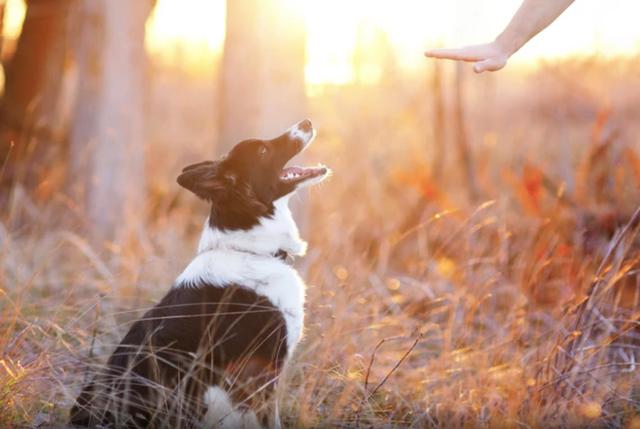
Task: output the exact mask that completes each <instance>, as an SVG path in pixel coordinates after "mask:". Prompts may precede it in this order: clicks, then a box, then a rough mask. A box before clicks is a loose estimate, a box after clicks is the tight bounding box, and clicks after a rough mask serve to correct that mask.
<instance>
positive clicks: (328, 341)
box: [0, 60, 640, 428]
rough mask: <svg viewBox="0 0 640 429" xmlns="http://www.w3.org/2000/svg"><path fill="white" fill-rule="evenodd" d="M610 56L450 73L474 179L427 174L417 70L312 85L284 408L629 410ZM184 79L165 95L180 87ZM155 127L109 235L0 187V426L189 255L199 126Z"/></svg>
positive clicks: (304, 416)
mask: <svg viewBox="0 0 640 429" xmlns="http://www.w3.org/2000/svg"><path fill="white" fill-rule="evenodd" d="M610 66H611V65H610V64H606V63H603V64H601V63H598V62H593V61H590V60H589V61H582V62H580V61H575V60H574V61H569V62H567V63H565V64H563V65H562V67H560V66H555V65H549V66H547V67H544V68H543V69H542V71H539V72H537V73H535V74H530V75H527V81H526V82H524V83H523V82H522V81H515V82H512V81H511V79H513V80H516V79H522V78H521V77H519V76H517V75H508V74H505V75H504V76H505V78H504V81H501V82H500V85H501V90H500V92H499V93H494V97H490V98H488V99H487V98H486V97H484V96H483V94H484V95H486V94H487V91H492V89H491V88H494V87H495V85H497V83H496V82H495V81H494V80H492V79H496V77H495V75H493V76H489V77H487V76H483V77H478V80H473V81H469V80H467V85H468V86H469V87H468V88H467V94H468V95H467V97H468V104H467V107H468V109H467V121H468V122H467V127H468V134H469V135H470V136H471V137H470V139H471V143H472V146H473V155H474V166H475V171H476V180H477V186H478V189H479V190H480V195H479V197H478V199H477V200H475V201H471V200H469V198H468V197H467V193H466V192H465V184H464V183H465V182H464V180H463V179H462V177H463V175H462V174H461V172H460V171H459V169H458V168H457V163H456V162H455V160H454V159H453V156H454V155H455V154H453V153H449V154H448V160H447V166H448V167H449V168H448V170H447V169H445V171H447V174H446V175H445V176H444V177H442V178H439V179H438V178H434V177H432V176H431V174H430V171H429V168H428V167H427V165H429V162H428V161H429V153H430V152H431V149H432V148H433V145H434V144H435V143H434V142H433V140H432V138H431V135H432V132H431V131H430V126H431V125H430V122H429V119H430V110H429V107H428V106H426V105H425V104H426V103H425V102H424V100H428V97H429V92H428V90H427V89H420V90H417V91H416V89H415V88H423V87H421V86H420V85H421V82H420V81H416V80H415V79H413V80H409V79H407V81H402V82H394V84H393V85H390V86H387V87H385V86H382V87H380V88H341V89H339V90H335V91H334V90H332V89H330V88H329V89H327V90H326V91H325V93H324V94H323V95H321V96H318V97H316V98H314V99H312V102H311V109H312V115H311V117H312V118H313V119H314V123H315V124H316V126H317V127H318V128H319V132H320V134H319V137H318V141H317V142H316V144H315V145H314V147H312V149H311V151H310V152H309V154H308V155H307V156H308V159H309V160H311V161H312V162H315V161H322V162H325V163H327V164H328V165H330V166H331V167H332V168H333V169H334V170H335V174H334V176H333V178H332V180H331V181H330V182H329V183H327V184H324V185H322V186H321V187H319V188H317V189H314V190H313V191H312V192H311V193H310V195H309V198H308V201H307V207H308V213H310V216H309V218H308V220H307V222H305V223H306V227H305V231H304V232H303V236H305V238H306V239H307V240H308V241H309V244H310V246H309V249H310V250H309V252H308V255H307V256H306V257H305V258H303V259H301V260H299V261H298V262H297V267H298V269H299V271H300V273H301V275H302V277H303V278H305V279H306V280H307V283H308V285H309V288H308V305H307V319H306V320H307V322H306V335H305V339H304V341H303V343H302V344H301V346H300V347H299V349H298V351H297V352H296V355H295V359H294V361H293V363H292V365H291V366H290V368H289V369H288V371H287V372H286V373H285V374H284V376H283V378H282V380H281V382H280V385H279V388H278V395H279V401H280V406H281V408H282V415H283V416H284V419H285V422H286V423H287V424H288V425H290V426H292V427H540V428H542V427H577V426H585V427H587V426H588V427H615V428H637V427H640V408H639V406H640V380H639V377H638V370H637V364H638V363H637V360H638V354H639V353H638V350H640V332H639V331H638V323H639V322H638V320H639V319H638V316H639V315H638V310H639V308H640V307H639V306H638V304H639V299H640V297H639V296H640V292H639V289H638V274H637V266H638V261H639V259H638V258H639V254H640V253H639V252H638V251H639V250H640V249H639V247H638V243H639V240H638V237H637V233H638V228H639V227H640V222H638V214H637V212H636V211H635V210H636V208H637V206H638V205H640V204H638V203H639V202H640V199H638V198H637V197H638V188H639V185H640V174H639V173H640V163H638V162H637V157H638V156H640V155H638V147H637V144H636V142H637V136H638V134H637V132H638V128H637V123H638V122H637V113H636V111H635V110H634V107H633V106H637V103H638V101H640V100H638V99H637V94H633V91H628V88H629V87H632V85H633V84H634V83H635V82H634V79H635V77H633V76H638V75H640V74H638V73H637V67H638V64H636V63H633V62H632V63H629V64H626V66H625V67H626V68H624V67H622V66H617V67H616V68H615V69H613V68H611V67H610ZM572 73H580V75H581V76H582V79H581V80H579V81H578V80H575V79H571V76H572ZM516 83H517V84H516ZM189 88H190V87H189V86H188V85H187V89H185V96H184V97H185V98H183V99H181V101H180V103H183V104H188V103H189V100H191V98H193V100H194V101H193V102H192V103H193V104H194V105H196V104H197V105H200V104H201V103H202V100H201V99H198V98H197V97H198V96H199V95H197V94H201V93H202V91H201V88H200V87H197V85H196V84H195V83H194V84H193V94H191V95H189V94H190V93H189V92H188V91H189ZM624 88H627V90H626V91H625V90H624ZM165 89H166V88H165ZM163 94H165V95H164V96H165V97H167V96H168V95H166V93H165V92H163V89H162V88H157V89H156V93H155V95H154V97H155V98H154V99H155V100H156V101H157V100H158V99H159V98H161V97H162V96H163ZM205 95H206V94H205ZM380 99H384V100H387V101H385V103H378V102H375V100H380ZM363 106H365V107H363ZM205 113H206V114H207V115H209V112H201V113H199V114H201V115H203V118H204V115H205ZM193 114H194V115H196V114H198V113H197V112H193ZM151 116H152V118H156V120H157V121H158V122H157V124H160V123H162V122H163V118H162V117H161V116H160V113H158V112H153V111H152V113H151ZM196 119H197V118H196ZM192 120H193V118H192ZM203 120H204V119H203ZM153 124H154V122H153V121H152V125H153ZM160 128H161V127H160V126H158V127H153V126H152V127H151V129H152V144H151V145H150V148H151V149H152V150H150V152H149V153H150V163H151V164H153V166H154V168H153V169H149V171H153V172H154V173H156V172H160V171H166V172H167V173H166V174H167V175H166V176H160V177H156V176H154V177H149V181H150V189H151V197H150V199H149V211H150V213H152V215H150V216H149V220H148V221H145V220H144V219H143V220H140V219H129V220H127V222H130V224H131V225H133V226H134V227H133V228H132V230H133V231H134V233H133V235H132V239H131V242H130V243H127V244H126V245H120V246H118V245H115V244H113V243H99V244H96V243H92V242H90V241H89V240H87V239H86V238H85V236H84V234H81V233H79V232H78V230H77V228H74V227H73V226H72V225H73V224H74V223H78V222H80V220H81V217H82V215H81V214H78V213H77V211H74V210H73V206H72V205H71V204H70V203H69V201H67V200H66V199H65V198H64V196H63V195H62V194H59V193H53V194H47V196H46V198H41V199H40V200H38V198H37V196H36V197H34V196H31V195H28V194H27V193H25V192H22V191H21V188H20V187H19V186H17V187H16V188H14V189H13V190H12V200H11V201H12V204H11V206H10V210H9V211H8V213H6V214H5V216H4V217H3V218H2V223H0V314H1V318H0V330H1V332H2V335H0V427H13V426H15V427H22V426H36V425H38V424H44V425H48V426H59V425H62V424H63V423H64V421H65V418H66V413H67V412H68V409H69V407H70V406H71V404H72V401H73V399H74V398H75V395H77V393H78V391H79V389H80V386H81V385H82V383H83V382H84V381H85V379H86V374H85V371H84V368H85V367H86V364H87V363H89V364H95V363H99V362H101V361H103V360H104V359H106V357H107V356H108V355H109V353H110V351H111V350H112V348H113V346H114V345H115V344H116V343H117V342H118V341H119V339H120V338H121V337H122V335H123V334H124V333H125V331H126V329H127V327H128V324H129V323H130V322H131V321H132V320H134V319H135V318H136V317H137V316H139V315H140V314H141V313H142V312H143V310H144V308H147V307H149V306H151V305H153V304H154V303H155V302H157V300H158V299H159V298H160V297H161V296H162V295H163V294H164V292H165V291H166V289H167V288H168V287H169V286H170V284H171V282H172V281H173V279H174V278H175V277H176V275H177V274H178V273H179V272H180V271H181V269H182V268H183V267H184V266H185V265H186V263H187V262H188V261H189V259H190V257H191V256H192V255H193V252H194V249H195V241H196V238H197V234H198V232H199V228H200V224H201V222H202V219H203V216H204V214H203V213H204V205H202V204H200V203H196V202H195V201H192V199H191V197H188V196H187V195H184V194H185V193H183V192H181V191H179V190H178V189H177V185H175V184H173V183H174V182H173V180H174V178H173V177H172V176H173V175H174V174H172V172H177V171H179V167H181V166H182V164H183V163H185V164H186V162H188V161H190V160H191V159H188V160H187V159H184V157H186V156H189V157H191V156H192V155H193V154H194V153H195V154H203V153H206V151H207V148H206V147H205V146H204V144H200V145H195V146H194V147H190V148H188V150H187V149H185V151H187V152H189V153H188V154H187V155H185V154H184V153H175V152H174V153H175V156H174V157H168V156H164V155H162V154H164V153H166V151H164V149H167V148H168V147H169V142H171V141H175V139H177V138H182V141H185V140H187V141H188V140H189V138H188V137H189V135H188V132H189V129H190V128H193V127H188V126H180V125H179V124H172V126H168V127H167V128H168V129H177V130H178V132H180V133H181V135H179V136H178V135H175V136H172V135H164V134H163V135H161V133H160ZM448 131H449V132H450V131H451V130H448ZM198 132H202V131H201V130H199V131H198ZM212 132H213V131H212ZM200 137H201V136H200ZM200 137H199V138H198V141H205V140H206V139H205V138H204V137H203V138H200ZM172 150H174V151H176V149H175V147H174V148H173V149H172ZM159 155H160V156H159ZM199 156H206V155H199ZM634 213H635V214H634ZM139 225H144V226H143V227H141V226H139Z"/></svg>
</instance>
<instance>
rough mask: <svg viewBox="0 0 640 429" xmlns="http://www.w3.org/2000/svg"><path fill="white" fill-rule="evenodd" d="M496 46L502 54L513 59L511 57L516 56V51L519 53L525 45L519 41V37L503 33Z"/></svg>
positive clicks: (497, 38) (495, 42) (496, 41)
mask: <svg viewBox="0 0 640 429" xmlns="http://www.w3.org/2000/svg"><path fill="white" fill-rule="evenodd" d="M494 44H495V45H496V46H497V47H498V49H499V50H500V52H502V53H503V54H504V55H506V56H507V57H511V55H513V54H515V53H516V51H518V49H520V48H521V47H522V45H523V44H524V43H521V42H520V41H518V38H517V37H514V36H512V35H510V34H508V33H507V32H503V33H501V34H500V35H499V36H498V37H496V40H495V41H494Z"/></svg>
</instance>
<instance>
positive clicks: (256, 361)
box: [70, 120, 330, 428]
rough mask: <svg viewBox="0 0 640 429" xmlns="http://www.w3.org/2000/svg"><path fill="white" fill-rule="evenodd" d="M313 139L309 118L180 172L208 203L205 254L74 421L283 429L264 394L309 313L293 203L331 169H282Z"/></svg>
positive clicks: (125, 343) (130, 341)
mask: <svg viewBox="0 0 640 429" xmlns="http://www.w3.org/2000/svg"><path fill="white" fill-rule="evenodd" d="M314 137H315V131H314V129H313V127H312V125H311V122H310V121H308V120H304V121H302V122H300V123H298V124H296V125H294V126H293V127H291V128H290V129H289V130H287V131H286V132H285V133H284V134H282V135H281V136H280V137H277V138H275V139H272V140H246V141H243V142H241V143H238V144H237V145H236V146H235V147H234V148H233V149H232V150H231V151H230V152H229V153H228V154H227V155H226V156H225V157H223V158H222V159H220V160H219V161H205V162H201V163H198V164H194V165H190V166H188V167H186V168H185V169H184V170H183V171H182V174H181V175H180V176H179V177H178V183H179V184H180V185H181V186H183V187H184V188H186V189H188V190H190V191H191V192H193V193H194V194H196V195H197V196H198V197H200V198H202V199H204V200H206V201H208V202H209V203H211V213H210V216H209V217H208V218H207V221H206V223H205V226H204V231H203V233H202V236H201V238H200V243H199V245H198V254H197V256H196V257H195V258H194V259H193V260H192V261H191V263H190V264H189V265H188V266H187V268H186V269H185V270H184V271H183V272H182V274H180V276H178V278H177V280H176V281H175V283H174V285H173V287H172V288H171V289H170V291H169V292H168V293H167V294H166V295H165V297H164V298H163V299H162V301H161V302H160V303H159V304H158V305H156V306H155V307H154V308H152V309H151V310H150V311H148V312H147V313H146V314H145V315H144V316H143V318H142V319H140V320H138V321H136V322H135V323H134V324H133V325H132V326H131V328H130V329H129V332H128V333H127V335H125V337H124V339H123V340H122V342H121V343H120V345H119V346H118V347H117V348H116V350H115V351H114V352H113V354H112V355H111V357H110V358H109V360H108V362H107V364H106V367H104V368H102V369H101V370H99V371H98V373H97V374H95V375H94V377H93V379H92V380H91V381H90V383H88V384H87V385H86V386H85V387H84V389H83V390H82V392H81V393H80V395H79V397H78V398H77V400H76V403H75V405H74V407H73V408H72V410H71V416H70V417H71V418H70V420H71V423H72V424H75V425H82V426H106V427H131V428H137V427H171V428H176V427H208V428H213V427H216V428H218V427H219V428H238V427H264V426H268V425H275V426H278V425H279V418H278V416H277V406H274V404H273V403H272V402H273V401H269V397H270V394H271V393H272V392H273V390H274V387H275V381H276V379H277V377H278V374H279V373H280V372H281V371H282V369H283V366H284V365H285V362H286V361H287V358H288V357H289V356H290V355H291V353H292V352H293V350H294V348H295V347H296V344H297V343H298V341H299V340H300V337H301V335H302V327H303V317H304V308H303V307H304V289H305V285H304V282H303V281H302V279H301V278H300V276H299V275H298V273H297V272H296V270H295V269H294V268H292V267H291V266H290V265H289V264H288V263H287V261H286V260H287V258H288V257H293V256H301V255H303V254H304V253H305V251H306V243H305V242H304V241H302V240H301V239H300V236H299V233H298V228H297V226H296V224H295V222H294V220H293V217H292V215H291V212H290V211H289V208H288V201H289V198H290V197H291V195H293V193H294V192H295V191H296V190H298V189H300V188H302V187H306V186H310V185H313V184H316V183H319V182H321V181H322V180H324V179H325V178H326V177H327V176H328V175H329V173H330V171H329V169H328V168H327V167H325V166H321V165H320V166H317V167H306V168H303V167H285V165H286V163H287V162H288V161H289V160H290V159H291V158H292V157H294V156H295V155H297V154H298V153H300V152H301V151H302V150H304V149H305V148H306V147H307V146H308V145H309V144H310V143H311V141H312V140H313V138H314ZM273 408H275V410H274V409H273Z"/></svg>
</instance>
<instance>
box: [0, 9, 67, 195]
mask: <svg viewBox="0 0 640 429" xmlns="http://www.w3.org/2000/svg"><path fill="white" fill-rule="evenodd" d="M69 4H70V2H69V1H67V0H57V1H51V0H27V2H26V6H27V10H26V14H25V18H24V23H23V26H22V31H21V33H20V38H19V39H18V43H17V46H16V50H15V52H14V54H13V56H12V57H11V59H10V61H9V62H8V64H7V66H6V69H5V87H4V95H3V97H2V101H1V102H0V135H1V138H0V160H1V161H2V162H3V163H5V162H6V166H7V169H6V171H5V172H4V175H3V178H2V183H3V184H4V185H5V186H6V185H8V184H10V183H12V182H13V181H14V180H16V179H17V180H20V181H21V182H23V183H24V182H26V184H27V185H35V183H34V182H37V181H38V174H37V173H38V172H39V170H40V169H39V168H38V167H41V166H42V165H41V164H43V163H45V162H46V159H49V158H51V156H53V155H52V152H55V150H54V149H55V147H54V145H50V144H49V143H50V142H51V141H52V140H54V137H53V134H54V133H55V129H56V124H57V120H56V119H57V115H56V112H57V109H56V107H57V101H58V95H59V92H60V87H61V85H60V84H61V81H62V79H61V78H60V76H61V75H62V73H63V68H64V61H65V52H66V42H67V38H66V35H67V22H68V20H67V16H68V9H69ZM2 9H3V11H4V3H3V4H2ZM13 142H15V147H14V148H13V149H11V147H12V144H13ZM10 151H12V153H11V158H10V159H9V160H8V159H7V157H8V156H9V154H10ZM27 165H28V166H29V167H30V168H27ZM27 172H28V173H29V174H27ZM17 176H20V177H17Z"/></svg>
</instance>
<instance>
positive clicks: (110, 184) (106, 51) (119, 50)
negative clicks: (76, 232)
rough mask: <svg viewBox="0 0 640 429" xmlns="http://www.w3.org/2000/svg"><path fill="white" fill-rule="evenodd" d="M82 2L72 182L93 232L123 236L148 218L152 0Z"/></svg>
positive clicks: (97, 0) (72, 141) (72, 133)
mask: <svg viewBox="0 0 640 429" xmlns="http://www.w3.org/2000/svg"><path fill="white" fill-rule="evenodd" d="M78 6H79V7H80V8H81V9H80V10H79V18H80V20H79V34H78V46H77V47H76V61H77V68H78V88H77V98H76V105H75V115H74V121H73V126H72V129H71V173H72V174H71V175H70V180H71V183H70V185H71V188H72V193H73V195H75V196H77V197H78V198H79V199H80V201H81V204H82V205H83V207H84V209H85V210H86V215H87V221H88V222H89V226H90V228H91V230H92V231H95V233H96V234H97V235H98V237H100V238H107V237H109V238H111V239H116V240H119V239H121V238H122V237H123V235H122V234H125V233H126V232H128V231H127V229H128V228H135V226H136V225H137V224H138V223H139V222H140V220H141V219H143V218H144V215H143V213H142V209H143V203H144V202H143V198H144V189H145V187H144V112H143V110H144V108H143V106H144V91H143V89H144V88H145V84H144V77H145V66H146V57H145V50H144V29H145V21H146V19H147V16H148V14H149V12H150V9H151V2H150V1H148V0H136V1H131V0H84V1H82V2H80V3H79V5H78Z"/></svg>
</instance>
